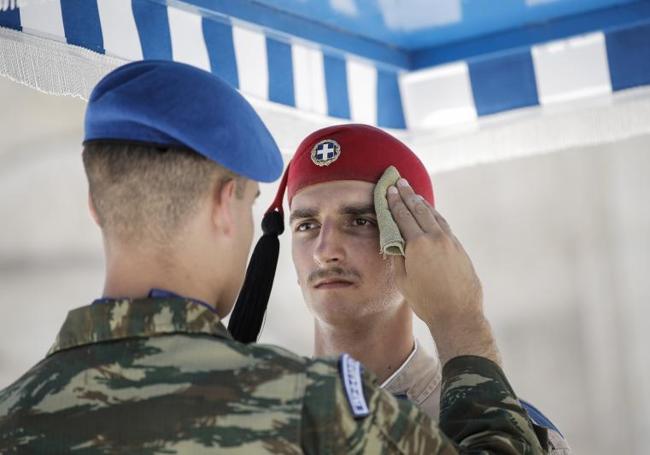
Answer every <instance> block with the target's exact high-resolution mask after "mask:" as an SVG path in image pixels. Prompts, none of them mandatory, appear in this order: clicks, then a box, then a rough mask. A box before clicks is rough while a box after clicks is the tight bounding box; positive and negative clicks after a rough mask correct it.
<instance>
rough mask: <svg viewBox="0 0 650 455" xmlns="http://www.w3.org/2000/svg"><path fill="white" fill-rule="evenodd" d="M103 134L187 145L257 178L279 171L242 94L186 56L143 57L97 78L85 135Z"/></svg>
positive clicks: (275, 152)
mask: <svg viewBox="0 0 650 455" xmlns="http://www.w3.org/2000/svg"><path fill="white" fill-rule="evenodd" d="M101 140H104V141H124V142H135V143H146V144H151V145H156V146H174V147H183V148H189V149H191V150H193V151H195V152H197V153H199V154H201V155H203V156H205V157H206V158H209V159H211V160H213V161H215V162H217V163H219V164H220V165H222V166H223V167H225V168H227V169H229V170H231V171H233V172H235V173H237V174H239V175H242V176H244V177H248V178H250V179H252V180H256V181H260V182H272V181H274V180H276V179H277V178H278V177H280V175H281V173H282V155H281V153H280V150H279V149H278V146H277V144H276V143H275V141H274V140H273V137H272V136H271V133H269V130H268V129H267V128H266V126H265V125H264V123H262V120H261V119H260V118H259V116H258V115H257V113H256V112H255V111H254V110H253V108H252V107H251V105H250V104H248V102H247V101H246V100H245V99H244V97H243V96H242V95H240V94H239V92H237V90H235V89H234V88H233V87H231V86H230V85H228V83H226V82H225V81H223V80H221V79H220V78H219V77H217V76H215V75H214V74H211V73H208V72H207V71H203V70H201V69H199V68H195V67H193V66H190V65H186V64H183V63H177V62H172V61H166V60H144V61H138V62H134V63H129V64H127V65H124V66H121V67H119V68H117V69H116V70H114V71H112V72H111V73H109V74H108V75H107V76H106V77H104V78H103V79H102V80H101V81H99V83H98V84H97V86H96V87H95V88H94V89H93V91H92V93H91V95H90V99H89V100H88V107H87V109H86V120H85V137H84V142H90V141H101Z"/></svg>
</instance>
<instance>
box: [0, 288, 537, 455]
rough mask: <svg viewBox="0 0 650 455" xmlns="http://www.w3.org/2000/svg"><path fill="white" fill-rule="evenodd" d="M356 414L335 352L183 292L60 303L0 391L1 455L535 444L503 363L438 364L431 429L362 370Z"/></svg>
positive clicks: (481, 449)
mask: <svg viewBox="0 0 650 455" xmlns="http://www.w3.org/2000/svg"><path fill="white" fill-rule="evenodd" d="M363 391H364V393H365V398H366V400H367V403H368V408H369V411H370V414H369V415H368V416H367V417H364V418H358V419H355V418H354V417H353V415H352V413H351V411H350V407H349V402H348V399H347V395H346V392H345V391H344V387H343V385H342V378H341V376H340V375H339V369H338V367H337V362H336V360H327V359H308V358H303V357H298V356H296V355H294V354H291V353H289V352H287V351H285V350H282V349H279V348H276V347H272V346H264V345H244V344H240V343H238V342H235V341H234V340H232V338H231V337H230V335H229V334H228V332H227V330H226V328H225V327H224V326H223V325H222V323H221V322H220V321H219V317H218V316H217V315H216V314H215V313H214V312H212V311H211V310H210V309H209V308H207V307H205V306H202V305H199V304H196V303H194V302H191V301H189V300H186V299H181V298H163V299H138V300H109V301H107V302H106V303H101V304H95V305H90V306H86V307H82V308H79V309H76V310H73V311H71V312H70V313H69V314H68V317H67V319H66V321H65V323H64V324H63V327H62V328H61V331H60V332H59V335H58V337H57V339H56V342H55V343H54V346H53V347H52V348H51V350H50V352H49V353H48V355H47V357H46V358H45V359H44V360H43V361H41V362H40V363H39V364H37V365H36V366H34V367H33V368H32V369H31V370H29V371H28V372H27V373H26V374H25V375H24V376H22V377H21V378H20V379H19V380H18V381H17V382H15V383H14V384H12V385H11V386H9V387H8V388H7V389H5V390H3V391H1V392H0V453H2V454H10V453H35V452H38V453H41V452H52V453H62V452H75V453H89V454H90V453H93V454H94V453H140V454H153V453H184V452H191V453H203V452H217V451H218V452H229V453H242V454H249V453H260V452H273V453H287V454H288V453H301V452H303V451H304V452H306V453H328V454H341V453H373V454H376V453H403V454H417V453H434V454H435V453H445V454H450V453H456V451H457V450H459V451H460V452H464V453H470V452H471V453H486V452H488V451H491V450H497V451H499V453H541V448H540V447H539V445H538V443H537V439H536V438H535V434H534V432H533V429H532V427H531V426H530V423H529V421H528V420H527V419H526V417H524V415H525V414H524V412H523V410H522V409H521V407H520V406H519V404H518V401H517V399H516V398H515V396H514V393H513V391H512V389H511V388H510V386H509V385H508V382H507V380H506V378H505V377H504V375H503V373H502V372H501V370H500V369H499V368H498V367H497V366H496V365H495V364H493V363H492V362H490V361H488V360H486V359H483V358H480V357H472V356H466V357H459V358H456V359H454V360H452V361H451V362H449V363H448V364H447V365H446V366H445V369H444V371H443V398H442V412H441V420H440V429H442V431H444V432H445V433H446V434H447V435H448V436H449V437H450V438H451V440H453V441H455V443H456V445H455V444H454V443H453V442H452V441H451V440H450V439H448V438H447V436H444V435H443V434H442V432H441V431H440V429H438V428H437V427H436V426H435V424H433V423H432V422H431V420H430V419H429V418H428V417H427V416H426V415H425V414H424V413H422V412H421V411H419V410H418V409H417V408H416V407H415V406H413V405H411V404H410V403H409V402H407V401H405V400H397V399H395V398H394V397H392V396H391V395H390V394H388V393H386V392H385V391H383V390H381V389H380V388H379V387H378V386H377V385H376V384H375V382H374V380H373V378H372V377H370V375H368V374H366V373H364V374H363Z"/></svg>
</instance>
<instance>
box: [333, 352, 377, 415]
mask: <svg viewBox="0 0 650 455" xmlns="http://www.w3.org/2000/svg"><path fill="white" fill-rule="evenodd" d="M361 371H362V367H361V363H359V362H358V361H357V360H354V359H353V358H352V357H350V355H349V354H342V355H341V358H340V359H339V373H340V374H341V381H343V389H344V390H345V396H346V398H347V399H348V404H349V405H350V410H351V411H352V415H353V416H354V418H355V419H361V418H363V417H366V416H368V415H369V414H370V410H369V409H368V403H367V402H366V397H365V396H364V394H363V380H362V378H361Z"/></svg>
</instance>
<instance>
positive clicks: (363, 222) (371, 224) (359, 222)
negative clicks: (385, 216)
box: [352, 218, 375, 226]
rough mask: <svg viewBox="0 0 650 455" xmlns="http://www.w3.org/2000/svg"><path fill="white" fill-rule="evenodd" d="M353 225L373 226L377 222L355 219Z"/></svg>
mask: <svg viewBox="0 0 650 455" xmlns="http://www.w3.org/2000/svg"><path fill="white" fill-rule="evenodd" d="M352 224H353V225H354V226H373V225H374V224H375V222H374V221H372V220H369V219H366V218H355V219H354V220H352Z"/></svg>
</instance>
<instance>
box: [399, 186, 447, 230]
mask: <svg viewBox="0 0 650 455" xmlns="http://www.w3.org/2000/svg"><path fill="white" fill-rule="evenodd" d="M396 186H397V189H398V190H399V194H400V196H401V197H402V201H403V202H404V204H405V205H406V206H407V207H408V209H409V211H410V212H411V214H412V215H413V217H414V218H415V221H417V223H418V225H419V226H420V228H421V229H422V230H423V231H424V232H435V231H438V230H439V229H440V227H439V226H438V222H437V221H436V219H435V217H434V216H433V212H432V211H431V209H430V208H429V207H428V206H427V203H426V201H425V200H424V198H423V197H422V196H420V195H418V194H415V191H413V188H411V186H410V185H409V184H408V182H407V181H406V179H399V180H398V181H397V185H396Z"/></svg>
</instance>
